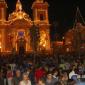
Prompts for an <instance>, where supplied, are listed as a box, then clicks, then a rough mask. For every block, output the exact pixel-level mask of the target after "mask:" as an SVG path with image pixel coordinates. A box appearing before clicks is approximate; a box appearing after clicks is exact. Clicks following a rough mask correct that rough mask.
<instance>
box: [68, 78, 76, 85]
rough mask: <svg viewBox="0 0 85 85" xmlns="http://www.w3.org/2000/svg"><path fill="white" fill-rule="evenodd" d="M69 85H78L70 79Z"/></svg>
mask: <svg viewBox="0 0 85 85" xmlns="http://www.w3.org/2000/svg"><path fill="white" fill-rule="evenodd" d="M67 85H77V84H76V82H75V81H74V80H72V79H69V80H68V82H67Z"/></svg>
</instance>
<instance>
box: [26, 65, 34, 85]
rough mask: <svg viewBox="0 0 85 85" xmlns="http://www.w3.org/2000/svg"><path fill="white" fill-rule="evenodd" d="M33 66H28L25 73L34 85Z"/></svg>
mask: <svg viewBox="0 0 85 85" xmlns="http://www.w3.org/2000/svg"><path fill="white" fill-rule="evenodd" d="M34 71H35V70H34V68H32V67H29V68H28V69H27V71H26V73H27V74H28V76H29V79H30V80H31V84H32V85H34V84H35V78H34V76H35V75H34Z"/></svg>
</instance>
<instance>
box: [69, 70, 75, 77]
mask: <svg viewBox="0 0 85 85" xmlns="http://www.w3.org/2000/svg"><path fill="white" fill-rule="evenodd" d="M73 75H77V74H75V72H74V71H71V72H70V73H69V79H71V78H72V76H73Z"/></svg>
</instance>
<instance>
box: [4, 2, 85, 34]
mask: <svg viewBox="0 0 85 85" xmlns="http://www.w3.org/2000/svg"><path fill="white" fill-rule="evenodd" d="M16 1H17V0H6V2H7V5H8V9H7V12H8V14H9V13H11V12H12V11H14V9H15V4H16ZM33 1H35V0H21V2H22V5H23V9H24V10H25V12H26V13H28V14H29V15H30V17H31V18H32V9H31V6H32V3H33ZM45 1H47V2H48V3H49V20H50V23H51V24H52V25H53V26H52V27H51V34H52V35H53V34H56V33H58V34H59V35H63V34H64V33H65V32H66V31H68V29H70V28H72V26H73V23H74V19H75V14H76V7H77V6H78V7H79V9H80V11H81V14H82V16H83V17H85V3H84V0H45Z"/></svg>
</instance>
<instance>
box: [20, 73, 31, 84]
mask: <svg viewBox="0 0 85 85" xmlns="http://www.w3.org/2000/svg"><path fill="white" fill-rule="evenodd" d="M19 85H31V81H30V80H29V78H28V74H27V73H23V79H22V81H20V84H19Z"/></svg>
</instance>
